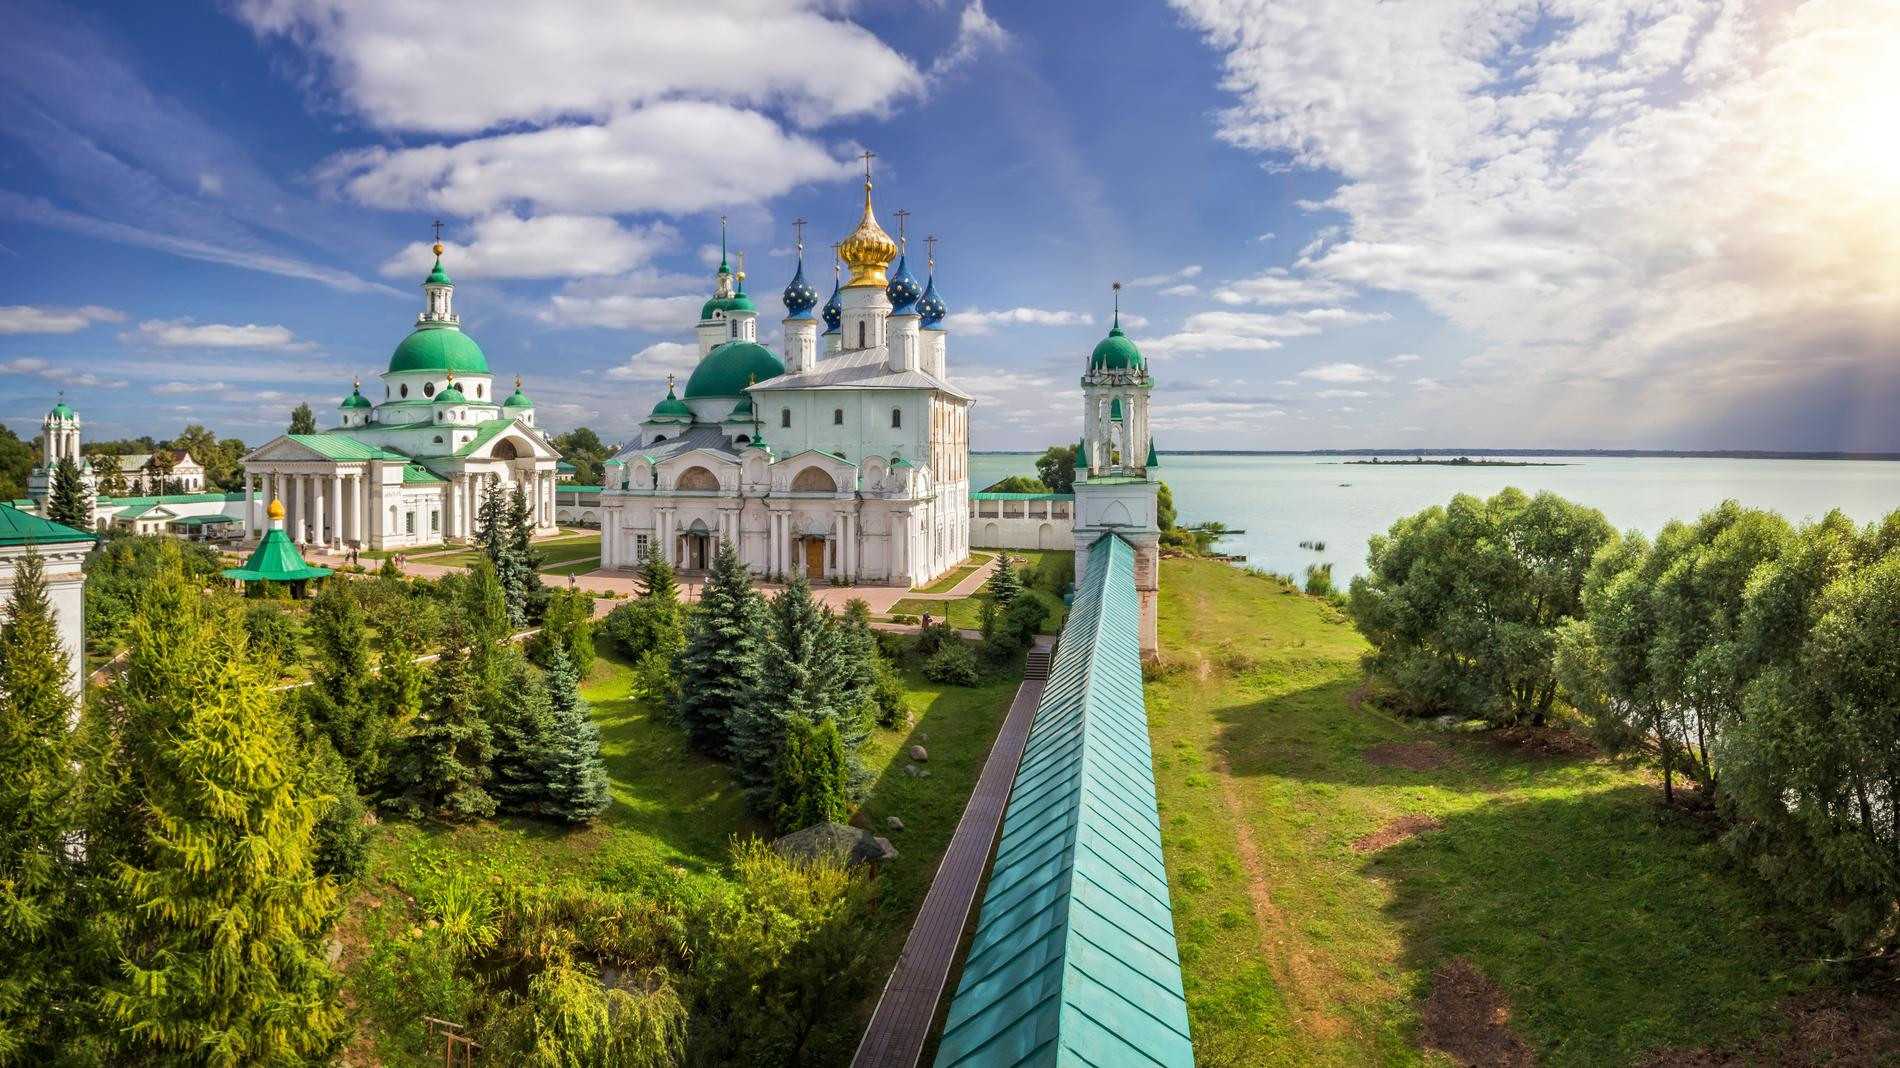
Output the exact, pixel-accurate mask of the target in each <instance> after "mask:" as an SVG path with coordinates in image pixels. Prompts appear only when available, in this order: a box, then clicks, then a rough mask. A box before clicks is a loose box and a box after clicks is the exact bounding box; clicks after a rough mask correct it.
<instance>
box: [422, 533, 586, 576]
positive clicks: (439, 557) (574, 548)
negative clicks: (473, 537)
mask: <svg viewBox="0 0 1900 1068" xmlns="http://www.w3.org/2000/svg"><path fill="white" fill-rule="evenodd" d="M534 547H535V549H536V550H538V551H539V552H540V553H541V556H542V567H541V570H542V572H543V573H547V572H550V571H552V569H553V568H554V566H555V565H558V564H566V563H573V562H575V561H578V560H586V559H589V558H594V559H598V558H599V557H600V535H599V534H589V535H586V536H583V537H578V538H561V539H559V540H550V541H537V542H535V543H534ZM478 555H480V552H479V550H476V549H460V550H456V551H454V552H443V553H435V554H431V555H428V556H422V555H415V556H414V557H413V559H414V560H415V561H416V562H417V563H425V564H439V565H442V566H444V567H467V566H468V565H470V564H472V563H474V562H475V557H476V556H478ZM585 570H590V571H591V570H592V568H587V569H585ZM553 573H555V574H566V573H567V572H565V571H559V572H553Z"/></svg>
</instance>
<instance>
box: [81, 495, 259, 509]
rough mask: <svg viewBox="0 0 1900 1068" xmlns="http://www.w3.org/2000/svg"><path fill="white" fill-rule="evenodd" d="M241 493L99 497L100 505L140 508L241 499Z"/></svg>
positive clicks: (242, 496)
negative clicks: (155, 505)
mask: <svg viewBox="0 0 1900 1068" xmlns="http://www.w3.org/2000/svg"><path fill="white" fill-rule="evenodd" d="M243 499H244V494H242V493H173V494H169V495H167V496H163V497H101V498H99V504H100V506H101V507H112V508H140V507H150V506H151V505H154V504H210V503H211V502H212V501H225V502H228V501H241V500H243Z"/></svg>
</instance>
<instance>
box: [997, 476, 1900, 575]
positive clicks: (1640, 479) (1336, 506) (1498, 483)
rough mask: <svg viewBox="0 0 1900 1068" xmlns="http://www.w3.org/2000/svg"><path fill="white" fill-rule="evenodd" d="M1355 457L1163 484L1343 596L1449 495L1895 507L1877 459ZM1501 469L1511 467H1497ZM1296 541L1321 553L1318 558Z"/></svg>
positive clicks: (1865, 517) (1261, 560)
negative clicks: (1391, 539)
mask: <svg viewBox="0 0 1900 1068" xmlns="http://www.w3.org/2000/svg"><path fill="white" fill-rule="evenodd" d="M1036 455H1040V454H1034V455H1032V454H1028V453H1023V454H1003V453H986V454H978V455H973V456H971V457H970V468H971V470H970V485H971V486H972V487H973V488H977V489H980V488H982V487H984V486H987V485H989V484H990V483H992V482H995V481H996V480H997V479H1000V478H1003V477H1005V476H1008V475H1028V476H1029V477H1031V478H1034V477H1035V474H1036V462H1035V461H1036ZM1354 459H1360V457H1354V456H1323V457H1322V456H1172V455H1167V454H1163V455H1162V458H1161V462H1162V467H1161V478H1162V479H1163V481H1165V482H1167V484H1168V486H1169V488H1170V489H1172V490H1173V491H1174V504H1175V509H1176V511H1177V512H1179V514H1180V521H1181V522H1182V523H1196V522H1201V521H1205V520H1219V521H1220V522H1223V523H1225V524H1227V525H1228V526H1229V527H1234V528H1237V529H1241V530H1244V531H1245V532H1246V533H1244V534H1238V535H1234V536H1231V537H1227V538H1223V539H1221V541H1220V543H1219V544H1220V547H1221V549H1222V551H1224V552H1229V553H1236V554H1240V555H1244V556H1246V557H1247V563H1248V565H1249V566H1252V567H1259V568H1264V569H1265V570H1268V571H1277V572H1288V573H1292V574H1303V573H1304V572H1305V570H1306V565H1308V564H1312V563H1319V562H1322V561H1330V562H1331V563H1332V565H1333V578H1334V580H1335V581H1336V582H1338V583H1339V584H1341V585H1342V586H1343V585H1344V584H1345V582H1346V580H1348V579H1350V578H1352V577H1353V576H1354V575H1358V574H1362V573H1363V572H1364V571H1365V561H1366V539H1367V538H1369V537H1371V536H1372V535H1373V534H1377V533H1383V532H1384V531H1385V530H1386V529H1387V528H1388V527H1390V526H1391V525H1392V521H1393V520H1394V519H1397V518H1398V517H1400V516H1403V515H1410V514H1411V513H1413V512H1417V511H1419V510H1421V509H1423V508H1426V507H1429V506H1431V505H1434V504H1443V503H1445V502H1446V501H1449V500H1450V499H1451V498H1452V496H1453V495H1454V494H1459V493H1470V494H1475V495H1478V496H1483V497H1488V496H1490V495H1491V494H1494V493H1496V492H1497V491H1499V490H1501V489H1503V488H1504V487H1506V486H1516V487H1518V488H1519V489H1522V490H1524V491H1525V492H1526V493H1536V492H1537V491H1538V490H1550V491H1551V492H1553V493H1557V494H1561V495H1562V496H1565V497H1568V498H1570V499H1571V500H1575V501H1581V502H1583V503H1585V504H1588V505H1590V506H1591V507H1593V508H1596V509H1599V510H1600V511H1602V512H1603V514H1604V516H1605V517H1607V518H1608V519H1609V521H1610V522H1611V523H1613V524H1615V525H1616V526H1617V527H1618V528H1619V529H1628V528H1630V527H1636V528H1638V529H1641V530H1643V531H1645V532H1647V533H1651V534H1654V533H1655V532H1656V531H1657V530H1658V529H1660V528H1661V527H1662V525H1663V524H1664V523H1667V522H1668V521H1669V520H1671V519H1689V518H1693V517H1694V516H1695V515H1696V514H1697V513H1699V512H1701V511H1703V510H1704V509H1707V508H1709V507H1710V506H1712V505H1715V504H1719V503H1721V502H1722V501H1723V500H1725V499H1727V498H1730V497H1733V498H1735V499H1736V500H1738V501H1740V502H1741V503H1743V504H1745V505H1748V506H1750V507H1755V508H1769V509H1773V510H1774V511H1777V512H1780V513H1781V514H1782V515H1784V516H1787V517H1788V518H1789V519H1790V520H1792V521H1795V522H1800V521H1801V520H1803V519H1807V518H1818V517H1820V516H1822V515H1825V514H1827V512H1828V511H1829V510H1831V509H1834V508H1839V509H1841V510H1842V511H1843V512H1845V513H1847V514H1848V515H1849V516H1851V517H1852V518H1853V519H1854V520H1855V521H1856V522H1859V523H1867V522H1871V521H1873V520H1875V519H1878V518H1880V517H1882V516H1885V515H1886V514H1887V513H1889V512H1891V511H1893V510H1894V509H1896V508H1900V462H1891V461H1878V460H1726V459H1691V458H1680V459H1679V458H1667V459H1657V458H1646V457H1645V458H1621V457H1617V458H1604V459H1594V458H1581V457H1576V458H1573V457H1546V458H1536V457H1531V458H1528V459H1532V460H1535V461H1536V462H1540V463H1561V464H1563V465H1564V466H1562V467H1439V466H1431V465H1426V466H1409V465H1408V466H1404V467H1400V466H1396V465H1393V466H1388V465H1385V464H1381V465H1379V466H1377V467H1375V466H1372V465H1369V464H1358V465H1352V464H1347V463H1345V461H1347V460H1354ZM1497 459H1508V457H1497ZM1302 541H1320V542H1325V543H1326V549H1325V551H1323V552H1313V551H1310V550H1306V549H1302V548H1300V542H1302Z"/></svg>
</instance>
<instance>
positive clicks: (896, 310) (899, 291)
mask: <svg viewBox="0 0 1900 1068" xmlns="http://www.w3.org/2000/svg"><path fill="white" fill-rule="evenodd" d="M884 295H885V296H887V297H889V298H890V299H891V314H892V315H916V314H917V298H918V297H921V296H923V295H924V287H923V286H920V285H918V284H917V276H916V275H914V274H911V273H910V267H909V266H908V265H907V264H906V263H905V257H904V254H903V253H901V252H900V253H898V256H897V273H895V274H893V275H891V280H890V283H889V284H888V285H886V286H885V287H884Z"/></svg>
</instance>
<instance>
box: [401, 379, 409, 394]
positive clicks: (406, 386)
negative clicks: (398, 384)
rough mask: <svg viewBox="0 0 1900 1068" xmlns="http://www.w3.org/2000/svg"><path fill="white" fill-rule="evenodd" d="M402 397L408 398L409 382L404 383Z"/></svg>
mask: <svg viewBox="0 0 1900 1068" xmlns="http://www.w3.org/2000/svg"><path fill="white" fill-rule="evenodd" d="M402 395H403V396H405V397H407V396H408V395H409V383H407V382H404V383H403V384H402Z"/></svg>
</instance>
